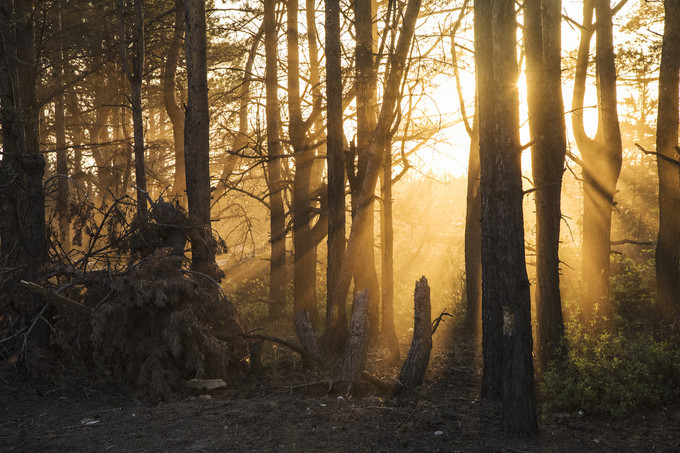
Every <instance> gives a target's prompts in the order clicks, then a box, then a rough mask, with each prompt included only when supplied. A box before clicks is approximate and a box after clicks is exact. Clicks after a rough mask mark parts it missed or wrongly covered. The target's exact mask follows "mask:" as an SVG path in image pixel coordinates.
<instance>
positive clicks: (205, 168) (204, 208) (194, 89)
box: [184, 0, 221, 280]
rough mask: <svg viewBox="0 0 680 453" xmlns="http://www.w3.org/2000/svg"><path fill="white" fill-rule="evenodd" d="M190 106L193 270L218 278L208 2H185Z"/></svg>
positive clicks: (189, 191)
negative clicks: (213, 212)
mask: <svg viewBox="0 0 680 453" xmlns="http://www.w3.org/2000/svg"><path fill="white" fill-rule="evenodd" d="M184 14H185V24H186V50H185V51H186V59H187V82H188V90H187V95H188V96H187V106H186V116H185V125H184V131H185V133H184V153H185V156H186V159H185V160H186V176H187V180H186V186H187V202H188V207H189V219H190V220H191V223H192V224H193V227H194V231H193V232H192V234H191V257H192V258H191V267H192V268H193V269H195V270H197V271H199V272H203V273H205V274H208V275H210V276H212V277H213V278H215V279H218V280H219V278H220V277H221V272H220V270H219V268H218V267H217V263H216V262H215V248H214V240H213V238H212V227H211V224H210V192H211V190H210V113H209V110H208V66H207V60H206V47H207V37H206V17H205V0H185V2H184Z"/></svg>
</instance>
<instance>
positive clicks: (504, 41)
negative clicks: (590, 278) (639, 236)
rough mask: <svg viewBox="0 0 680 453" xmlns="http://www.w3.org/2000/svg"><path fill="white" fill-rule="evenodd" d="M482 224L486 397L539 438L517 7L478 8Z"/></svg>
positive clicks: (505, 2)
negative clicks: (527, 255)
mask: <svg viewBox="0 0 680 453" xmlns="http://www.w3.org/2000/svg"><path fill="white" fill-rule="evenodd" d="M474 10H475V59H476V67H477V84H478V87H477V90H478V91H477V93H478V94H477V95H478V105H479V125H480V129H479V130H480V136H479V155H480V170H481V180H480V194H481V206H482V210H481V224H482V320H483V322H482V331H483V336H482V347H483V354H484V377H483V387H482V396H483V397H485V398H489V399H496V400H502V402H503V417H502V418H503V429H504V430H505V431H506V432H509V433H511V434H516V435H532V434H535V433H536V432H537V429H538V428H537V422H536V407H535V397H534V370H533V362H532V346H533V344H532V338H531V301H530V294H529V290H530V287H529V279H528V277H527V272H526V264H525V258H524V219H523V213H522V197H523V192H522V174H521V160H520V158H521V146H520V142H519V95H518V91H517V78H518V75H519V72H518V66H517V45H516V42H515V40H516V39H515V36H516V32H517V19H516V12H515V2H514V1H512V0H493V1H481V0H476V1H475V3H474Z"/></svg>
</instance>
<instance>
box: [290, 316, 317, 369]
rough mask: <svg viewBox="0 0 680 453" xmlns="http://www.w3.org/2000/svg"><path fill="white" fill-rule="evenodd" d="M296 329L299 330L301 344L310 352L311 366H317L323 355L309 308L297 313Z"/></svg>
mask: <svg viewBox="0 0 680 453" xmlns="http://www.w3.org/2000/svg"><path fill="white" fill-rule="evenodd" d="M295 330H296V331H297V336H298V340H299V341H300V346H302V347H303V348H304V349H305V350H306V351H307V353H308V354H309V361H310V363H309V366H311V367H315V366H316V365H318V363H319V361H320V360H321V355H320V354H319V347H318V345H317V342H316V335H314V327H312V320H311V318H310V317H309V313H308V312H307V310H300V311H298V313H297V315H295Z"/></svg>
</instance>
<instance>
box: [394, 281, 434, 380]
mask: <svg viewBox="0 0 680 453" xmlns="http://www.w3.org/2000/svg"><path fill="white" fill-rule="evenodd" d="M413 303H414V308H415V310H414V312H415V313H414V315H413V342H412V343H411V349H410V350H409V353H408V357H406V360H405V361H404V365H403V366H402V367H401V372H400V373H399V377H398V378H397V380H398V381H399V383H400V385H401V386H402V387H407V388H408V387H417V386H420V385H422V384H423V381H424V380H425V373H426V372H427V365H428V363H430V351H432V308H431V305H430V286H429V285H428V284H427V279H426V278H425V277H421V278H420V280H418V281H417V282H416V289H415V292H414V295H413Z"/></svg>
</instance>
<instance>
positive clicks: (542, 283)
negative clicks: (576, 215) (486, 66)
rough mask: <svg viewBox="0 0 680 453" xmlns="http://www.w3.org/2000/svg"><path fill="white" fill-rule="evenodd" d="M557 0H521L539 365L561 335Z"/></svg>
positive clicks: (562, 138) (562, 136) (562, 139)
mask: <svg viewBox="0 0 680 453" xmlns="http://www.w3.org/2000/svg"><path fill="white" fill-rule="evenodd" d="M560 4H561V1H560V0H528V1H527V2H526V3H525V16H524V17H525V24H524V25H525V27H524V33H525V35H524V43H525V49H526V56H527V59H526V73H527V93H528V104H529V127H530V129H531V136H532V139H533V141H534V145H533V146H532V147H531V157H532V165H531V168H532V171H533V179H534V187H535V189H536V191H535V192H534V196H535V200H536V250H537V254H536V280H537V282H536V313H537V318H538V326H537V333H538V359H539V363H540V364H541V366H543V367H545V366H546V365H547V364H548V362H549V361H550V360H552V359H555V358H557V357H558V356H559V347H560V345H561V343H562V336H563V335H564V324H563V321H562V299H561V295H560V277H559V276H560V259H559V244H560V222H561V219H562V211H561V205H560V197H561V194H562V190H561V189H562V174H563V172H564V157H565V154H566V149H567V142H566V132H565V130H566V126H565V123H564V107H563V102H562V84H561V49H562V46H561V39H560V33H561V31H560V20H561V6H560Z"/></svg>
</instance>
